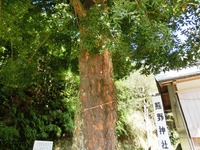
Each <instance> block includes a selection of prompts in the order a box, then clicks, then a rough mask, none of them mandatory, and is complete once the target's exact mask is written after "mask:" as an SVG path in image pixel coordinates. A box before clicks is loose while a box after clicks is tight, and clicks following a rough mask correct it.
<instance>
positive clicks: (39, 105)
mask: <svg viewBox="0 0 200 150" xmlns="http://www.w3.org/2000/svg"><path fill="white" fill-rule="evenodd" d="M81 2H82V3H84V2H86V1H84V0H83V1H81ZM107 6H108V7H109V10H108V11H107V12H106V13H105V12H101V11H96V10H99V9H97V8H98V7H99V5H95V7H94V8H91V10H90V11H89V15H90V19H91V20H92V21H91V20H82V21H83V22H84V24H86V25H87V27H88V29H89V30H90V31H93V32H92V34H91V37H92V38H91V37H88V38H85V39H84V40H82V41H80V32H79V30H78V26H79V23H80V20H78V19H77V18H76V14H75V13H74V10H73V9H72V7H71V5H70V3H69V1H68V0H44V1H43V0H21V1H12V2H11V1H9V0H0V137H1V138H0V147H5V149H6V148H7V149H28V148H30V147H31V146H32V144H33V141H34V140H35V139H54V138H55V137H65V136H67V137H72V132H73V117H74V111H75V103H76V100H77V95H78V85H79V79H78V77H77V73H78V55H79V45H80V44H83V45H85V46H86V47H87V49H88V51H89V52H90V53H92V54H93V53H97V52H99V53H101V52H102V50H103V49H102V48H107V49H109V50H111V51H112V57H113V65H114V75H115V79H120V78H122V77H124V76H126V75H127V74H129V73H130V71H131V70H132V68H133V66H132V64H133V63H132V62H133V61H134V62H135V63H136V65H135V66H134V67H135V68H137V69H139V68H141V67H142V68H143V71H142V72H143V73H146V74H148V73H150V72H158V71H160V70H168V69H170V68H177V67H182V66H186V65H190V64H191V63H194V61H196V59H198V58H199V35H198V34H199V19H198V17H199V5H198V1H195V0H191V1H188V0H184V1H183V2H180V1H175V2H174V1H157V0H150V1H145V0H144V1H140V0H136V1H132V0H131V1H127V0H109V1H107ZM186 12H188V13H186ZM184 14H185V15H184ZM192 18H193V19H192ZM191 19H192V20H193V21H191ZM88 21H89V22H90V23H91V22H92V24H88ZM97 22H98V23H97ZM182 24H183V25H184V24H185V25H188V24H189V26H187V27H188V28H189V29H187V30H184V31H183V34H186V35H187V36H188V38H187V41H186V42H185V43H181V42H180V40H179V39H178V37H177V36H176V34H175V31H176V30H179V28H180V27H179V26H181V25H182ZM99 34H104V39H105V40H104V43H103V44H102V45H100V46H99V47H98V46H96V45H97V44H96V43H98V41H101V37H100V36H99ZM91 39H92V40H91ZM94 45H95V46H94ZM119 64H120V65H119ZM121 90H122V89H121ZM122 91H123V92H121V93H120V94H121V96H120V99H123V93H124V92H127V91H128V92H130V91H129V89H128V90H127V89H124V90H122ZM133 92H135V94H136V93H137V92H136V91H133ZM138 97H140V98H141V96H137V95H131V98H130V101H131V100H132V99H133V98H138ZM142 98H143V97H142ZM130 101H129V100H128V101H127V99H126V100H124V102H122V103H124V104H126V103H127V104H129V103H131V102H130ZM138 104H139V105H140V101H139V102H138ZM136 106H137V105H136ZM141 107H142V106H138V109H140V108H141ZM124 113H125V112H124V107H122V108H121V110H120V111H119V115H120V119H121V120H119V122H118V125H119V126H118V135H119V137H120V136H121V135H127V136H129V135H131V134H132V133H131V134H130V133H128V132H127V131H128V130H126V129H127V128H129V127H128V125H127V126H126V127H124V125H125V124H126V123H125V120H123V116H124ZM120 122H121V123H120ZM131 136H134V135H131ZM19 143H20V144H19Z"/></svg>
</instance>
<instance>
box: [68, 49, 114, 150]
mask: <svg viewBox="0 0 200 150" xmlns="http://www.w3.org/2000/svg"><path fill="white" fill-rule="evenodd" d="M79 67H80V103H79V107H78V113H77V116H76V119H75V132H74V138H73V146H72V149H73V150H116V149H117V142H116V134H115V133H116V131H115V122H116V117H117V115H116V112H117V108H116V95H115V88H114V81H113V76H112V60H111V57H110V54H109V52H108V51H104V53H103V54H95V55H89V54H88V53H87V52H85V51H83V52H82V53H81V55H80V59H79Z"/></svg>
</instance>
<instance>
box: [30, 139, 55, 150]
mask: <svg viewBox="0 0 200 150" xmlns="http://www.w3.org/2000/svg"><path fill="white" fill-rule="evenodd" d="M52 149H53V141H38V140H35V142H34V145H33V150H52Z"/></svg>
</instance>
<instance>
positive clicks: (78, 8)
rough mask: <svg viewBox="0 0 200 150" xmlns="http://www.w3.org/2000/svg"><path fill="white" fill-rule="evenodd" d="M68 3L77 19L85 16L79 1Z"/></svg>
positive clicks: (74, 0) (72, 0) (73, 0)
mask: <svg viewBox="0 0 200 150" xmlns="http://www.w3.org/2000/svg"><path fill="white" fill-rule="evenodd" d="M70 2H71V4H72V6H73V7H74V11H75V14H76V15H77V16H78V18H79V19H80V18H83V17H85V16H86V11H85V9H84V8H83V5H82V3H81V2H80V0H70Z"/></svg>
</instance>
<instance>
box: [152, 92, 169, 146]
mask: <svg viewBox="0 0 200 150" xmlns="http://www.w3.org/2000/svg"><path fill="white" fill-rule="evenodd" d="M152 99H153V107H154V114H155V122H156V127H157V133H158V139H159V146H160V148H161V150H172V148H171V142H170V140H169V134H168V129H167V125H166V120H165V114H164V111H163V104H162V100H161V97H160V95H157V96H155V97H152Z"/></svg>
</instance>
